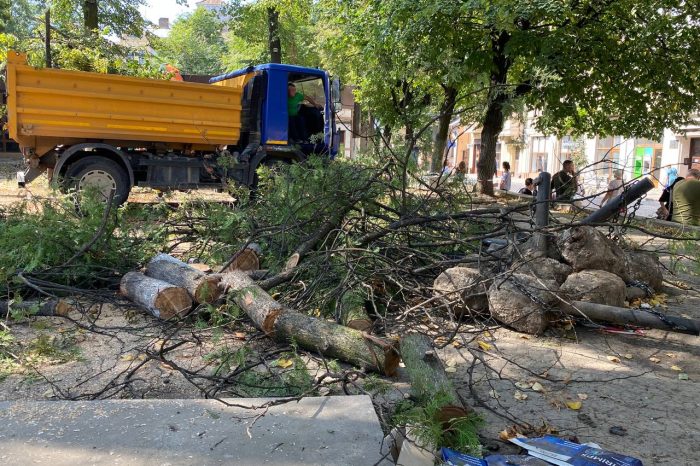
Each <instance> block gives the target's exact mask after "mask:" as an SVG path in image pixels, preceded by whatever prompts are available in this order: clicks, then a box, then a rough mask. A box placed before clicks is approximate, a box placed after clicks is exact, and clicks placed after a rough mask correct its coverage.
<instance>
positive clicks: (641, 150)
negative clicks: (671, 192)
mask: <svg viewBox="0 0 700 466" xmlns="http://www.w3.org/2000/svg"><path fill="white" fill-rule="evenodd" d="M534 119H535V115H534V114H533V113H532V112H531V113H529V114H528V115H527V116H525V117H524V118H511V119H508V120H507V121H506V123H505V125H504V128H503V131H502V133H501V135H500V137H499V144H498V145H497V147H496V163H497V165H498V169H499V172H500V167H501V163H502V162H504V161H508V162H509V163H510V165H511V171H512V172H513V175H514V176H515V177H520V178H526V177H534V176H536V175H537V174H538V173H539V172H541V171H548V172H550V173H554V172H556V171H558V170H560V169H561V164H562V162H563V161H564V160H567V159H570V160H574V162H575V163H576V165H577V168H578V169H579V170H582V178H583V181H584V183H585V184H586V185H592V186H594V187H600V186H605V185H606V184H607V182H608V181H609V180H610V179H611V178H612V176H613V172H614V171H615V170H622V171H623V177H624V179H625V180H632V179H634V178H638V177H641V176H648V175H650V176H652V179H653V180H654V181H655V183H656V184H661V185H664V184H666V183H667V180H668V175H669V172H671V173H673V171H674V170H673V169H675V172H676V173H677V174H678V175H680V176H683V174H685V172H686V171H687V170H688V169H689V168H691V167H692V168H700V115H699V116H698V117H697V118H696V119H695V121H694V123H693V124H692V125H688V126H685V127H682V128H681V129H680V130H678V131H675V132H674V131H671V130H669V129H667V130H665V131H664V133H663V136H662V137H661V138H660V140H651V139H645V138H625V137H622V136H608V137H602V136H595V137H587V138H578V139H576V138H573V137H571V136H564V137H561V138H560V137H556V136H552V135H547V134H544V133H541V132H539V131H538V130H537V129H536V128H535V126H534ZM449 144H450V146H451V148H450V150H449V152H448V163H449V164H450V165H452V166H457V165H458V164H459V163H460V162H461V161H464V162H465V164H466V165H467V173H469V174H472V175H473V176H474V177H475V176H476V162H477V160H478V158H479V155H480V153H481V128H479V127H478V126H474V125H470V126H463V125H461V123H460V122H459V121H458V120H456V121H454V122H453V123H452V125H451V128H450V142H449ZM669 169H670V170H669Z"/></svg>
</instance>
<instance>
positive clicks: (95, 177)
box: [64, 156, 131, 205]
mask: <svg viewBox="0 0 700 466" xmlns="http://www.w3.org/2000/svg"><path fill="white" fill-rule="evenodd" d="M64 186H66V187H67V188H69V189H74V190H75V191H78V192H80V191H83V190H85V189H86V188H93V189H95V190H96V191H97V192H98V193H100V194H101V195H102V196H104V199H105V201H106V200H107V199H109V193H110V191H112V190H114V198H113V202H115V203H116V204H117V205H121V204H123V203H124V202H126V199H127V198H128V197H129V191H130V189H131V185H130V183H129V174H128V173H127V172H126V170H124V169H123V168H122V167H121V166H120V165H119V164H118V163H116V162H115V161H113V160H110V159H108V158H106V157H100V156H89V157H83V158H81V159H78V160H77V161H76V162H75V163H73V164H71V165H70V166H69V167H68V169H67V170H66V174H65V183H64Z"/></svg>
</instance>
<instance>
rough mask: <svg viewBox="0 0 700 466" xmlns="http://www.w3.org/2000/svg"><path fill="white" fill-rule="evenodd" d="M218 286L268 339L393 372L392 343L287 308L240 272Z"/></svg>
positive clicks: (395, 364) (396, 361) (395, 356)
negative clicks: (221, 286) (294, 344)
mask: <svg viewBox="0 0 700 466" xmlns="http://www.w3.org/2000/svg"><path fill="white" fill-rule="evenodd" d="M222 284H223V285H224V286H225V287H226V288H227V290H228V293H229V294H230V295H232V297H233V299H234V301H235V302H236V304H238V306H239V307H240V308H241V309H243V311H244V312H245V313H246V314H248V316H249V317H250V319H251V320H252V321H253V324H254V325H255V326H256V327H257V328H259V329H260V330H262V331H263V332H265V333H266V334H267V335H269V336H271V337H272V338H274V339H276V340H278V341H284V342H288V341H294V342H295V343H296V344H298V345H299V346H300V347H302V348H305V349H308V350H310V351H317V352H319V353H321V354H323V355H324V356H329V357H332V358H337V359H340V360H342V361H345V362H348V363H350V364H353V365H354V366H358V367H362V368H365V369H368V370H371V371H374V372H379V373H382V374H385V375H388V376H393V375H394V374H395V373H396V370H397V368H398V365H399V359H400V358H399V353H398V351H397V349H396V345H395V343H393V342H391V341H387V340H383V339H381V338H376V337H373V336H371V335H367V334H365V333H362V332H360V331H358V330H354V329H351V328H347V327H343V326H342V325H338V324H336V323H334V322H327V321H325V320H321V319H317V318H314V317H310V316H307V315H304V314H300V313H298V312H295V311H293V310H291V309H287V308H285V307H284V306H282V305H281V304H280V303H278V302H277V301H275V300H274V299H272V297H271V296H270V295H268V294H267V293H266V292H265V291H264V290H263V289H262V288H260V287H259V286H258V285H256V284H255V282H253V280H252V279H251V278H250V277H249V276H248V275H247V274H246V273H244V272H241V271H234V272H229V273H225V274H223V278H222Z"/></svg>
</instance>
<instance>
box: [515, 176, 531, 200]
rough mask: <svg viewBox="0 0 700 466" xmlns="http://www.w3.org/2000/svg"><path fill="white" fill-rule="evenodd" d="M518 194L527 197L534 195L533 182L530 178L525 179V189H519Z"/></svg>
mask: <svg viewBox="0 0 700 466" xmlns="http://www.w3.org/2000/svg"><path fill="white" fill-rule="evenodd" d="M518 194H525V195H527V196H534V195H535V182H534V181H533V180H532V178H525V187H524V188H520V191H518Z"/></svg>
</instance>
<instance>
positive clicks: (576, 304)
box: [561, 301, 700, 335]
mask: <svg viewBox="0 0 700 466" xmlns="http://www.w3.org/2000/svg"><path fill="white" fill-rule="evenodd" d="M571 304H572V306H571V307H569V306H562V309H561V310H562V312H564V313H565V314H568V315H570V316H574V317H583V316H586V317H588V318H589V319H591V320H594V321H603V322H610V323H613V324H630V325H636V326H639V327H650V328H656V329H660V330H667V331H670V332H678V333H687V334H689V335H700V320H696V319H686V318H684V317H676V316H668V315H665V316H664V319H665V320H666V321H667V322H668V323H667V322H664V320H662V319H661V318H659V316H657V315H654V314H652V313H651V312H648V311H645V310H644V309H627V308H624V307H616V306H607V305H605V304H596V303H589V302H585V301H572V303H571ZM669 323H670V324H671V325H669Z"/></svg>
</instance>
